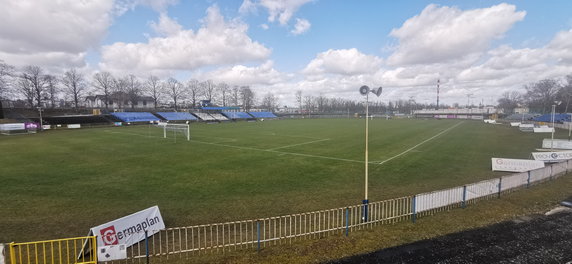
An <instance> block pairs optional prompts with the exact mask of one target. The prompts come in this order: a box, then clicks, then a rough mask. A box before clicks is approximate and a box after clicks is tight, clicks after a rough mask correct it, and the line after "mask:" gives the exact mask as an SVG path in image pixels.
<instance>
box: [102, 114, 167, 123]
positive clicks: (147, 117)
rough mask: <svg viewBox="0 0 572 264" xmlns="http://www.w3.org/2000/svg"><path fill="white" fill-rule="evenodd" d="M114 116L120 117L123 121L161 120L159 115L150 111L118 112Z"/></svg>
mask: <svg viewBox="0 0 572 264" xmlns="http://www.w3.org/2000/svg"><path fill="white" fill-rule="evenodd" d="M111 115H112V116H115V117H117V118H119V119H120V120H121V121H123V122H149V121H160V119H159V118H158V117H156V116H155V115H153V114H151V113H149V112H116V113H111Z"/></svg>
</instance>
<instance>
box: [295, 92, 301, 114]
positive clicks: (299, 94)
mask: <svg viewBox="0 0 572 264" xmlns="http://www.w3.org/2000/svg"><path fill="white" fill-rule="evenodd" d="M296 102H298V107H299V108H298V112H299V113H302V90H298V91H296Z"/></svg>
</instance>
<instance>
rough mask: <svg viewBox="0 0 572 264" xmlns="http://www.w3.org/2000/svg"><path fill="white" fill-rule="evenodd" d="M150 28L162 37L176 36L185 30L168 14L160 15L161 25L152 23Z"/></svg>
mask: <svg viewBox="0 0 572 264" xmlns="http://www.w3.org/2000/svg"><path fill="white" fill-rule="evenodd" d="M150 26H151V28H152V29H153V30H154V31H155V32H156V33H157V34H159V35H160V36H174V35H177V34H178V33H179V32H181V31H182V30H183V27H182V26H181V25H179V23H177V21H175V20H173V19H171V18H170V17H169V16H168V15H167V14H166V13H161V14H160V16H159V23H156V22H151V24H150Z"/></svg>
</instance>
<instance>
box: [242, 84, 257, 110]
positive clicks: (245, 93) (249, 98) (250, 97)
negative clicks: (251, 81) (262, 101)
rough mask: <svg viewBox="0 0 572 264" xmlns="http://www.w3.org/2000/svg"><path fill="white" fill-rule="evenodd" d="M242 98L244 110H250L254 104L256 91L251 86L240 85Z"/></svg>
mask: <svg viewBox="0 0 572 264" xmlns="http://www.w3.org/2000/svg"><path fill="white" fill-rule="evenodd" d="M240 99H241V101H242V108H243V109H244V110H246V111H249V110H250V109H251V108H252V106H254V102H255V101H254V100H255V98H254V92H253V91H252V90H251V89H250V87H249V86H241V87H240Z"/></svg>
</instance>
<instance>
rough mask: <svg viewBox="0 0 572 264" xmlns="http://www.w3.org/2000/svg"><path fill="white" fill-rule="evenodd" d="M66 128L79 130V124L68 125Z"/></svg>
mask: <svg viewBox="0 0 572 264" xmlns="http://www.w3.org/2000/svg"><path fill="white" fill-rule="evenodd" d="M68 128H81V124H69V125H68Z"/></svg>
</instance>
